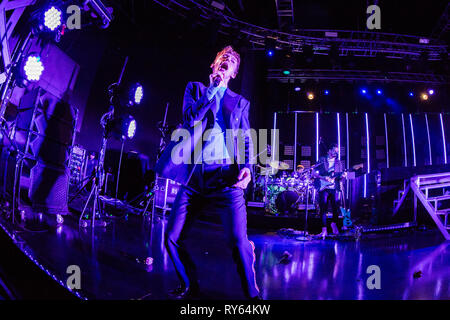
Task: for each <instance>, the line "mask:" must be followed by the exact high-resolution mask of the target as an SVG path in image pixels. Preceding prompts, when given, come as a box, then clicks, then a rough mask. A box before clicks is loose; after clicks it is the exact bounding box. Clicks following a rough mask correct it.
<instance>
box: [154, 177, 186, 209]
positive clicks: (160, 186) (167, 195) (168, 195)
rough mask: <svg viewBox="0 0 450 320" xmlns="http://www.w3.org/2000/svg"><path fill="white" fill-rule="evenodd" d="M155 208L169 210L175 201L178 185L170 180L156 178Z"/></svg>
mask: <svg viewBox="0 0 450 320" xmlns="http://www.w3.org/2000/svg"><path fill="white" fill-rule="evenodd" d="M154 190H155V207H156V208H159V209H165V210H168V209H169V210H170V208H171V207H172V204H173V203H174V201H175V197H176V196H177V193H178V191H179V190H180V184H179V183H177V182H175V181H172V180H170V179H165V178H161V177H158V178H157V179H156V181H155V189H154Z"/></svg>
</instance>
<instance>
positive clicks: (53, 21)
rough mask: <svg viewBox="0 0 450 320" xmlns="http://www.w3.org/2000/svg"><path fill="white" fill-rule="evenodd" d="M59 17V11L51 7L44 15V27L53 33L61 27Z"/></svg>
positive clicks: (60, 14)
mask: <svg viewBox="0 0 450 320" xmlns="http://www.w3.org/2000/svg"><path fill="white" fill-rule="evenodd" d="M61 16H62V13H61V10H59V9H56V8H55V7H51V8H50V9H48V10H47V11H45V13H44V25H45V26H46V27H47V28H48V29H50V30H51V31H54V30H55V29H56V28H58V27H59V26H60V25H61Z"/></svg>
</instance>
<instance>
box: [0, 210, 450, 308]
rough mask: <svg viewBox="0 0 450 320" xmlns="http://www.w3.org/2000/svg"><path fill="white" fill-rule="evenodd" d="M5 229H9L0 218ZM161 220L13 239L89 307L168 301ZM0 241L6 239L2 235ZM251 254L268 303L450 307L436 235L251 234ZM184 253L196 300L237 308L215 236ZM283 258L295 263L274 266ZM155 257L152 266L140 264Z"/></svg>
mask: <svg viewBox="0 0 450 320" xmlns="http://www.w3.org/2000/svg"><path fill="white" fill-rule="evenodd" d="M0 222H1V224H2V226H3V227H4V228H5V229H6V230H8V231H9V232H11V231H12V226H11V224H10V223H9V222H7V221H5V218H4V217H3V216H2V217H0ZM165 227H166V219H163V218H162V217H158V216H155V218H154V219H153V223H152V222H151V219H150V218H148V217H147V218H143V217H140V216H136V215H127V216H125V217H122V218H117V219H114V220H112V222H111V224H110V225H109V226H107V227H106V228H95V230H94V231H93V230H92V229H91V228H79V227H78V221H77V220H76V218H75V217H67V218H66V221H65V224H64V225H63V226H60V227H59V228H57V229H55V228H53V229H48V230H44V231H40V232H30V231H23V230H20V228H18V227H16V228H15V229H16V231H15V232H14V234H15V235H16V237H17V239H22V240H24V241H25V243H26V245H27V246H28V248H29V250H30V253H31V255H32V256H33V257H34V258H35V259H36V260H37V261H39V262H40V263H41V264H42V265H43V266H44V267H45V268H47V269H48V270H49V271H50V272H51V273H53V274H55V275H56V277H57V278H59V279H60V280H62V281H63V283H66V279H67V277H68V276H69V275H68V274H67V273H66V271H67V267H68V266H70V265H78V266H79V267H80V269H81V290H80V291H79V292H80V294H81V295H83V296H85V297H86V298H88V299H168V296H167V291H168V290H169V289H173V288H175V287H176V286H177V284H178V281H177V277H176V274H175V271H174V268H173V266H172V262H171V261H170V258H169V256H168V254H167V252H166V250H165V249H164V246H163V234H164V230H165ZM0 232H4V230H2V229H0ZM249 238H250V239H251V240H253V241H254V243H255V246H256V256H257V263H256V272H257V282H258V284H259V286H260V288H261V291H262V296H263V298H264V299H281V300H284V299H449V298H450V268H449V266H450V242H445V241H444V239H443V238H442V236H441V235H440V234H439V233H438V232H434V231H415V232H402V233H398V234H396V235H383V236H378V237H376V238H375V239H365V240H361V241H359V242H355V241H336V240H314V241H309V242H299V241H296V240H295V239H288V238H283V237H280V236H279V235H277V234H276V233H273V232H271V233H267V232H263V231H258V230H249ZM187 243H188V245H189V247H190V248H191V252H192V256H193V258H194V260H195V261H196V262H197V267H198V271H199V278H200V286H201V290H202V298H204V299H243V298H244V297H243V295H242V292H241V288H240V281H239V279H238V276H237V272H236V268H235V266H234V264H233V261H232V258H231V251H230V250H229V249H228V248H227V246H226V243H225V241H224V237H223V234H222V230H221V227H220V226H219V225H216V224H213V223H206V222H201V221H198V222H196V223H195V224H194V226H193V229H192V231H191V235H190V238H189V240H188V242H187ZM285 251H288V252H289V253H290V254H291V255H292V259H291V261H290V262H288V263H287V264H283V263H279V260H280V258H281V257H282V256H283V253H284V252H285ZM148 257H151V258H153V264H152V265H150V266H148V265H146V264H145V259H146V258H148ZM370 265H377V266H379V268H380V274H381V289H372V290H370V289H368V287H367V284H366V281H367V279H368V278H369V276H370V274H368V273H367V268H368V267H369V266H370Z"/></svg>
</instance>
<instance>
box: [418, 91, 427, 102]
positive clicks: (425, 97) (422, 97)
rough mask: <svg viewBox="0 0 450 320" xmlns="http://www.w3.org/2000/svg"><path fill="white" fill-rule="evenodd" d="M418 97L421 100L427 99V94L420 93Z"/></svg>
mask: <svg viewBox="0 0 450 320" xmlns="http://www.w3.org/2000/svg"><path fill="white" fill-rule="evenodd" d="M420 99H422V100H423V101H426V100H428V94H426V93H422V94H421V95H420Z"/></svg>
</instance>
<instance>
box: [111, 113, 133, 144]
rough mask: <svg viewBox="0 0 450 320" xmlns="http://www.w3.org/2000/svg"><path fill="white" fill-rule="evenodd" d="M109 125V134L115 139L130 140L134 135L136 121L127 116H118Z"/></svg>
mask: <svg viewBox="0 0 450 320" xmlns="http://www.w3.org/2000/svg"><path fill="white" fill-rule="evenodd" d="M110 125H111V127H110V128H111V133H112V135H113V136H114V137H115V138H116V139H132V138H133V137H134V135H135V134H136V127H137V123H136V120H135V119H134V118H133V116H131V115H129V114H122V115H120V116H119V117H118V118H116V119H114V120H113V121H111V123H110Z"/></svg>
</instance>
